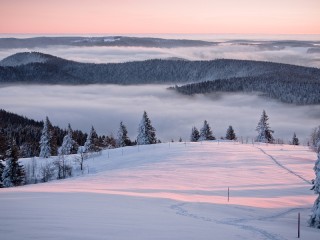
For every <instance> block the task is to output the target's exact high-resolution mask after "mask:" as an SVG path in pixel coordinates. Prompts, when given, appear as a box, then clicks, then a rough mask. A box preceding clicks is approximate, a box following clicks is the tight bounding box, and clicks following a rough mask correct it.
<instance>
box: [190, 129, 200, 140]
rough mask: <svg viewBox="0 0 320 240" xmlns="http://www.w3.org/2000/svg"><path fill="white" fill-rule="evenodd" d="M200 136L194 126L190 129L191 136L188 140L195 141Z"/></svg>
mask: <svg viewBox="0 0 320 240" xmlns="http://www.w3.org/2000/svg"><path fill="white" fill-rule="evenodd" d="M199 138H200V133H199V131H198V129H197V128H196V127H193V128H192V129H191V136H190V141H191V142H197V141H198V140H199Z"/></svg>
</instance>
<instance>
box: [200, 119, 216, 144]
mask: <svg viewBox="0 0 320 240" xmlns="http://www.w3.org/2000/svg"><path fill="white" fill-rule="evenodd" d="M215 139H216V138H215V137H214V136H213V134H212V130H211V128H210V126H209V123H208V122H207V120H204V122H203V127H202V128H201V129H200V138H199V140H201V141H203V140H215Z"/></svg>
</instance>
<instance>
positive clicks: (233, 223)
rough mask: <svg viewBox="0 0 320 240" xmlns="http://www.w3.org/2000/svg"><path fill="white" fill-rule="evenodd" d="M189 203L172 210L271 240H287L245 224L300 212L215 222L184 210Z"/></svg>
mask: <svg viewBox="0 0 320 240" xmlns="http://www.w3.org/2000/svg"><path fill="white" fill-rule="evenodd" d="M186 204H187V203H180V204H175V205H172V206H171V207H170V208H171V209H172V210H174V211H176V214H178V215H181V216H184V217H190V218H193V219H196V220H200V221H205V222H211V223H214V224H222V225H228V226H233V227H237V228H240V229H243V230H245V231H250V232H252V233H255V234H259V235H260V236H262V237H263V238H264V239H269V240H287V239H286V238H284V237H282V236H280V235H278V234H274V233H271V232H268V231H267V230H263V229H261V228H258V227H255V226H251V225H248V224H244V223H245V222H248V221H262V220H268V219H272V218H277V217H281V216H284V215H286V214H288V213H291V212H293V211H298V210H299V209H290V210H288V211H285V212H282V213H279V214H277V215H275V216H271V217H264V218H255V219H235V220H215V219H212V218H209V217H204V216H200V215H197V214H194V213H190V212H189V211H188V210H187V209H185V208H184V206H185V205H186Z"/></svg>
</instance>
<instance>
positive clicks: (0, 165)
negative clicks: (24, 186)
mask: <svg viewBox="0 0 320 240" xmlns="http://www.w3.org/2000/svg"><path fill="white" fill-rule="evenodd" d="M4 169H5V165H4V164H3V161H2V160H1V159H0V188H3V187H4V186H3V178H2V175H3V172H4Z"/></svg>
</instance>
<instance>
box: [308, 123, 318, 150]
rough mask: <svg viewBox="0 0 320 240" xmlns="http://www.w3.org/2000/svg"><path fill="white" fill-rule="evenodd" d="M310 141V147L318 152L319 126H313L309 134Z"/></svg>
mask: <svg viewBox="0 0 320 240" xmlns="http://www.w3.org/2000/svg"><path fill="white" fill-rule="evenodd" d="M310 137H311V138H310V141H311V148H312V149H313V150H314V151H316V152H319V151H320V126H318V127H316V128H314V129H313V130H312V133H311V136H310Z"/></svg>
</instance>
